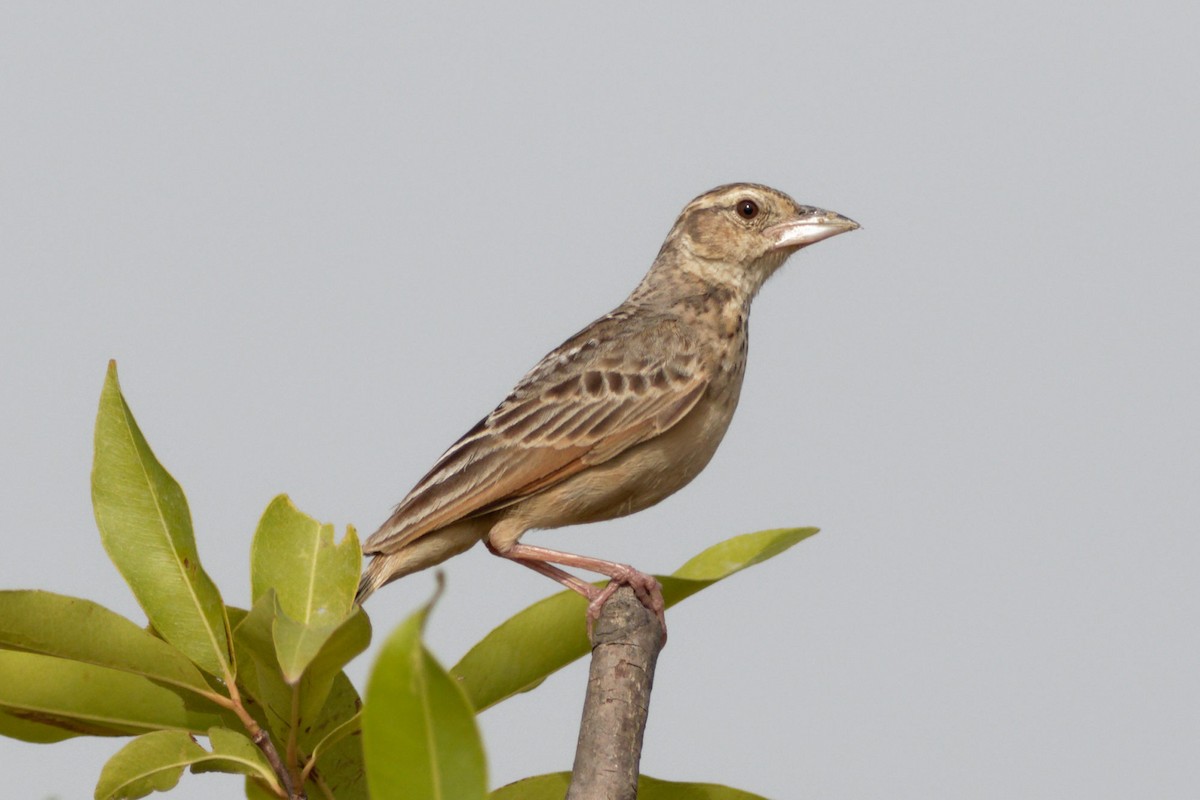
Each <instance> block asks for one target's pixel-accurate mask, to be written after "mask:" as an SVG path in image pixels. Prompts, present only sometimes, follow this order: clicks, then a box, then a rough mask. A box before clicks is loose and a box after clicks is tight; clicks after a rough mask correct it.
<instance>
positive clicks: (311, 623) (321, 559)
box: [250, 495, 362, 683]
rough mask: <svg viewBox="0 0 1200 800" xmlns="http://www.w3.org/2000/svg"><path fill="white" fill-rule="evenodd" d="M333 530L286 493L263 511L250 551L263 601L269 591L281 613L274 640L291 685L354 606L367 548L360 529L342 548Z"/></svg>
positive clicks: (257, 592) (255, 589) (253, 574)
mask: <svg viewBox="0 0 1200 800" xmlns="http://www.w3.org/2000/svg"><path fill="white" fill-rule="evenodd" d="M333 534H334V531H333V526H332V525H322V524H321V523H319V522H317V521H316V520H315V519H313V518H312V517H310V516H308V515H307V514H304V513H302V512H301V511H300V510H299V509H297V508H296V506H295V505H293V504H292V501H291V500H290V499H288V497H287V496H286V495H280V496H279V497H276V498H275V499H274V500H272V501H271V504H270V505H269V506H267V510H266V511H265V512H263V516H262V519H261V520H260V521H259V523H258V531H257V532H256V533H255V535H254V544H253V545H252V547H251V550H250V583H251V589H252V594H253V597H254V600H255V601H256V602H257V601H258V599H259V598H260V597H262V596H263V594H264V593H266V592H267V591H268V590H269V589H273V590H274V591H275V596H276V599H277V602H278V603H279V607H280V609H281V612H282V613H276V615H275V623H274V640H275V648H276V653H277V655H278V658H279V664H280V666H281V668H282V669H283V674H284V676H285V678H286V679H287V681H288V682H289V683H297V682H298V681H299V680H300V678H301V676H302V675H303V673H304V670H305V668H306V667H307V666H308V665H309V663H310V662H311V661H312V660H313V659H314V658H316V657H317V653H318V652H320V650H321V646H322V645H323V644H324V643H325V641H326V640H327V639H328V638H329V637H330V636H332V635H333V633H334V631H336V630H337V629H338V627H339V626H340V625H341V624H342V622H344V621H345V619H346V617H347V616H348V615H349V614H350V612H351V611H352V609H353V608H354V593H355V591H356V589H357V587H358V576H359V572H360V571H361V569H362V549H361V548H360V547H359V544H358V537H357V536H356V535H355V533H354V528H352V527H351V528H348V529H347V532H346V535H345V536H344V537H343V538H342V541H341V543H340V544H335V543H334V540H333Z"/></svg>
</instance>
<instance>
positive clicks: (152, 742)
mask: <svg viewBox="0 0 1200 800" xmlns="http://www.w3.org/2000/svg"><path fill="white" fill-rule="evenodd" d="M208 736H209V742H210V743H211V744H212V751H211V752H209V751H207V750H205V749H204V748H203V747H201V746H200V745H198V744H196V742H195V741H193V740H192V738H191V737H190V736H189V735H188V734H186V733H184V732H182V731H158V732H156V733H148V734H146V735H144V736H139V737H138V738H136V739H134V740H133V741H131V742H130V743H129V744H127V745H125V746H124V747H122V748H121V749H120V750H118V751H117V752H116V754H115V755H113V757H112V758H110V759H109V760H108V763H107V764H105V765H104V769H103V770H102V771H101V772H100V780H99V781H98V782H97V783H96V800H125V798H138V797H145V796H146V795H148V794H150V793H151V792H165V791H167V790H169V789H173V788H175V785H176V784H178V783H179V777H180V776H181V775H182V774H183V770H184V768H185V767H189V766H190V767H191V769H192V772H232V773H235V774H239V775H249V776H253V777H255V778H258V779H259V780H261V781H265V782H266V783H268V784H269V785H270V786H272V787H276V788H277V787H278V786H279V783H278V780H277V779H276V777H275V773H274V772H272V771H271V768H270V765H268V764H267V760H266V758H264V757H263V755H262V753H261V752H260V751H259V750H258V748H257V747H255V746H254V744H253V743H252V742H251V741H250V740H249V739H247V738H246V737H245V736H243V735H241V734H240V733H237V732H235V731H231V730H227V729H225V728H213V729H211V730H210V731H209V732H208Z"/></svg>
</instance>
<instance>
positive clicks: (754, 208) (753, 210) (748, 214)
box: [737, 200, 758, 219]
mask: <svg viewBox="0 0 1200 800" xmlns="http://www.w3.org/2000/svg"><path fill="white" fill-rule="evenodd" d="M737 213H738V216H739V217H741V218H742V219H754V218H755V217H757V216H758V203H756V202H754V201H753V200H739V201H738V204H737Z"/></svg>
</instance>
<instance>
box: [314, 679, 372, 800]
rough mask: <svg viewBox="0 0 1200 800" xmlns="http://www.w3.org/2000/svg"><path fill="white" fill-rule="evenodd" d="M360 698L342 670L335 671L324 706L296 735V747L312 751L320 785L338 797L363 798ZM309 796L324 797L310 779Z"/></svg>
mask: <svg viewBox="0 0 1200 800" xmlns="http://www.w3.org/2000/svg"><path fill="white" fill-rule="evenodd" d="M361 725H362V701H361V700H359V697H358V692H356V691H355V690H354V685H353V684H352V683H350V679H349V678H347V677H346V675H345V673H341V672H339V673H338V674H337V675H336V676H335V677H334V679H333V686H332V688H331V690H330V692H329V698H328V699H327V700H326V701H325V707H324V708H322V709H321V713H320V715H319V716H318V717H317V719H316V721H315V722H314V723H312V724H311V726H306V727H305V728H304V731H303V733H302V735H301V737H300V747H301V749H302V750H303V751H304V752H305V753H308V754H314V753H315V755H316V759H317V770H318V771H319V772H320V775H321V779H322V781H323V783H324V785H325V786H326V787H327V788H328V789H329V791H330V793H331V794H332V795H333V796H334V797H336V798H337V799H338V800H367V797H368V795H367V776H366V772H365V770H364V767H363V737H362V735H361ZM308 788H309V791H308V796H309V797H313V798H316V797H324V796H325V795H323V794H321V793H319V792H318V791H317V787H315V786H313V784H312V782H311V781H310V782H309V784H308Z"/></svg>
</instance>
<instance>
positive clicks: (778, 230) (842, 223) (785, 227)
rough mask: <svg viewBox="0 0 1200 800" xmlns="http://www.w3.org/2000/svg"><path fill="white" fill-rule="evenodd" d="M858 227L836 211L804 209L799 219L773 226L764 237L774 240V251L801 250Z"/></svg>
mask: <svg viewBox="0 0 1200 800" xmlns="http://www.w3.org/2000/svg"><path fill="white" fill-rule="evenodd" d="M857 227H859V225H858V223H857V222H855V221H854V220H852V219H850V218H849V217H843V216H842V215H841V214H838V213H837V212H835V211H825V210H824V209H820V208H811V207H802V208H801V209H800V216H799V217H797V218H795V219H790V220H788V221H787V222H781V223H779V224H778V225H772V226H771V227H769V228H767V229H766V230H764V231H763V235H764V236H766V237H767V238H769V239H771V240H772V244H771V249H772V250H783V249H784V248H796V249H800V248H801V247H807V246H808V245H810V244H816V243H817V242H819V241H821V240H822V239H828V238H829V237H830V236H837V235H838V234H839V233H846V232H847V231H852V230H854V229H856V228H857Z"/></svg>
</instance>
